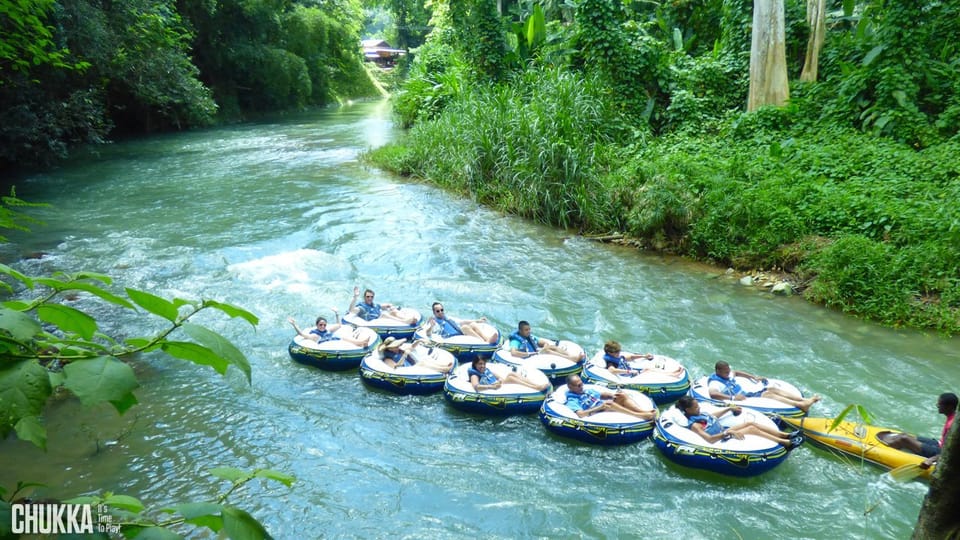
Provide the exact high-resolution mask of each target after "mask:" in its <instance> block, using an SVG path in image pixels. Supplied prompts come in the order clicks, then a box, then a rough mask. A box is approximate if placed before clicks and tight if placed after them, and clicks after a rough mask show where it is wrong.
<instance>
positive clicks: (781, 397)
mask: <svg viewBox="0 0 960 540" xmlns="http://www.w3.org/2000/svg"><path fill="white" fill-rule="evenodd" d="M761 397H765V398H770V399H775V400H777V401H779V402H781V403H786V404H787V405H793V406H794V407H796V408H798V409H800V410H801V411H803V412H807V411H809V410H810V406H811V405H813V404H814V403H816V402H818V401H820V396H819V395H814V396H813V397H811V398H806V399H804V398H800V399H797V398H794V397H792V396H790V395H789V394H787V393H785V392H784V391H783V390H780V389H779V388H767V389H766V391H764V392H763V394H762V396H761Z"/></svg>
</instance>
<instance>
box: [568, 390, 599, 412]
mask: <svg viewBox="0 0 960 540" xmlns="http://www.w3.org/2000/svg"><path fill="white" fill-rule="evenodd" d="M601 403H603V399H601V398H600V392H597V391H596V390H593V389H592V388H591V389H587V390H584V391H583V393H582V394H575V393H573V392H567V407H570V409H571V410H573V412H577V411H585V410H587V409H592V408H594V407H596V406H597V405H600V404H601Z"/></svg>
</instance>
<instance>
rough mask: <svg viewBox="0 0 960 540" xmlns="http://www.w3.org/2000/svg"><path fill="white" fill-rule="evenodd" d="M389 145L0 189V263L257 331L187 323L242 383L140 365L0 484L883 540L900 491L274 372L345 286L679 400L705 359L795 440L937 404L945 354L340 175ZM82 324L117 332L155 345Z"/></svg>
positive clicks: (235, 147) (390, 513)
mask: <svg viewBox="0 0 960 540" xmlns="http://www.w3.org/2000/svg"><path fill="white" fill-rule="evenodd" d="M398 134H399V133H398V131H397V130H396V129H395V128H394V127H393V126H392V124H391V121H390V115H389V109H388V106H387V105H386V104H385V103H383V102H375V103H358V104H350V105H346V106H343V107H340V108H336V109H329V110H324V111H319V112H313V113H305V114H299V115H293V116H285V117H280V118H275V119H268V120H262V121H259V122H255V123H249V124H243V125H236V126H227V127H221V128H216V129H210V130H204V131H196V132H189V133H179V134H171V135H162V136H156V137H150V138H146V139H140V140H135V141H126V142H121V143H116V144H111V145H107V146H103V147H100V148H97V149H95V151H94V150H90V151H87V152H85V153H78V154H77V155H76V156H74V157H73V158H72V159H71V160H70V161H69V162H67V163H65V164H64V165H62V166H61V167H59V168H57V169H56V170H53V171H51V172H48V173H44V174H37V175H32V176H30V177H27V178H22V179H19V180H18V182H17V194H18V195H19V196H21V197H22V198H24V199H27V200H30V201H35V202H45V203H49V204H51V205H52V207H50V208H46V209H36V210H30V214H31V215H34V216H36V217H38V218H40V219H41V220H43V221H44V222H45V224H44V225H42V226H34V227H33V229H34V232H32V233H30V234H20V233H16V234H10V235H8V236H9V237H10V239H11V240H12V243H11V244H8V245H6V246H3V247H2V253H0V254H2V256H3V260H4V262H7V263H8V264H14V265H15V266H16V268H18V269H19V270H21V271H23V272H26V273H28V274H33V275H36V274H41V273H49V272H54V271H57V270H63V271H76V270H81V269H83V270H89V271H97V272H103V273H106V274H109V275H111V276H113V277H114V278H115V280H116V284H117V285H120V286H129V287H134V288H139V289H143V290H148V291H152V292H154V293H156V294H159V295H163V296H168V297H171V296H178V297H182V298H193V299H197V298H201V297H202V298H212V299H217V300H221V301H225V302H231V303H235V304H237V305H240V306H242V307H244V308H246V309H248V310H250V311H252V312H254V313H255V314H257V316H259V318H260V324H259V326H258V327H257V328H256V329H255V330H254V329H253V328H252V327H250V326H249V325H247V324H246V323H243V322H240V321H239V320H226V318H225V317H218V316H210V317H205V318H204V319H203V322H204V323H205V324H207V325H209V326H210V327H211V328H213V329H215V330H217V331H219V332H221V333H222V334H223V335H225V336H227V337H228V338H230V339H231V340H233V341H234V342H235V343H236V344H237V345H238V346H239V347H240V348H241V349H242V350H243V351H244V352H245V353H246V355H247V356H248V358H249V360H250V363H251V365H252V370H253V382H252V384H250V385H248V384H247V383H246V380H245V378H244V377H243V376H241V375H240V374H239V373H236V372H228V374H227V376H226V377H221V376H219V375H217V374H216V373H214V372H213V371H212V370H210V369H208V368H201V367H197V366H194V365H192V364H187V363H184V362H181V361H177V360H172V359H168V358H163V357H159V356H154V357H147V358H146V359H143V360H141V361H138V362H137V364H136V370H137V372H138V376H139V377H140V380H141V384H142V386H141V388H140V389H138V390H137V391H136V394H137V397H138V399H139V401H140V404H139V405H137V406H136V407H134V408H133V409H131V410H130V411H129V412H128V413H127V414H126V415H124V416H122V417H121V416H118V415H117V414H116V413H115V412H113V410H112V409H111V408H109V407H97V408H94V409H83V408H81V407H79V405H77V404H76V403H75V402H74V401H72V400H69V399H68V400H63V401H59V402H56V403H54V404H52V405H51V406H50V407H49V409H48V411H47V416H46V418H47V424H48V429H49V431H50V440H49V450H48V451H47V452H45V453H44V452H41V451H38V450H36V449H35V448H33V447H32V446H30V445H28V444H26V443H22V442H19V441H16V440H13V439H8V440H6V441H3V442H2V443H0V463H2V464H3V466H2V467H0V469H2V470H0V485H3V486H5V487H7V489H8V490H9V489H10V488H12V487H13V485H14V484H15V483H16V480H18V479H21V480H25V481H33V482H41V483H43V484H46V486H47V487H46V488H43V489H42V490H41V493H43V494H46V495H49V496H52V497H70V496H76V495H78V494H83V493H88V492H91V491H95V490H109V491H113V492H116V493H126V494H130V495H135V496H137V497H139V498H141V499H142V500H143V501H144V502H146V503H147V504H148V505H150V506H153V507H158V508H159V507H163V506H166V505H170V504H173V503H176V502H183V501H189V500H210V499H213V498H215V497H216V495H217V494H219V493H221V492H223V491H224V490H225V489H226V488H227V485H226V484H225V483H224V482H222V481H217V480H215V479H213V478H212V477H211V476H210V475H209V474H208V473H207V472H206V471H208V470H209V469H211V468H214V467H219V466H226V467H240V468H248V469H252V468H272V469H277V470H280V471H283V472H285V473H289V474H292V475H294V476H296V478H297V480H296V482H295V483H294V485H293V487H292V488H287V487H285V486H283V485H281V484H277V483H269V484H267V483H260V482H254V483H253V484H250V485H248V486H247V487H246V488H244V489H242V490H240V491H238V492H237V493H235V494H234V495H232V496H231V499H230V500H231V501H232V502H233V503H234V504H236V505H237V506H239V507H241V508H244V509H247V510H248V511H250V512H251V513H252V514H253V515H255V516H256V517H258V518H259V519H260V520H261V521H262V522H263V523H264V525H265V526H266V527H267V529H268V530H269V531H270V532H271V533H272V534H273V535H274V537H276V538H281V539H288V538H290V539H297V538H395V537H401V538H481V537H482V538H517V537H559V538H577V537H582V538H613V537H650V538H681V537H682V538H686V539H689V540H693V539H700V538H703V539H740V538H827V537H830V538H835V537H844V538H907V537H909V535H910V533H911V531H912V529H913V525H914V523H915V521H916V517H917V512H918V510H919V507H920V503H921V500H922V498H923V496H924V494H925V493H926V486H925V484H922V483H919V482H913V483H906V484H898V483H895V482H893V481H892V480H891V479H890V478H889V477H888V476H887V475H884V474H882V473H881V471H880V470H878V469H875V468H872V467H869V466H866V467H862V466H861V465H860V464H858V463H850V462H845V461H843V460H841V459H838V458H836V457H834V456H832V455H831V454H829V453H827V452H825V451H822V450H820V449H817V448H814V447H812V446H811V445H809V444H807V445H804V446H803V447H801V448H800V449H798V450H796V451H794V452H793V453H792V454H791V456H790V458H789V459H788V460H787V461H786V462H785V463H784V464H783V465H781V466H780V467H778V468H777V469H774V470H773V471H771V472H770V473H768V474H765V475H763V476H761V477H758V478H752V479H733V478H725V477H720V476H717V475H713V474H709V473H705V472H699V471H695V470H689V469H683V468H680V467H677V466H675V465H673V464H672V463H670V462H669V461H667V460H666V459H665V458H663V457H662V456H661V455H660V454H659V453H658V452H657V450H656V449H655V448H654V446H653V445H652V443H651V442H650V441H649V440H647V441H643V442H642V443H639V444H635V445H631V446H625V447H616V448H600V447H593V446H587V445H582V444H577V443H572V442H568V441H566V440H561V439H558V438H556V437H554V436H552V435H550V434H548V432H547V431H546V430H545V429H544V428H543V426H542V425H541V424H540V422H539V421H538V419H537V418H536V416H523V417H510V418H480V417H474V416H471V415H467V414H463V413H460V412H458V411H455V410H453V409H451V408H450V407H449V406H448V405H447V404H446V403H445V402H444V400H443V398H442V395H432V396H415V397H409V396H396V395H392V394H387V393H382V392H378V391H372V390H369V389H367V388H366V387H364V386H363V385H362V384H361V382H360V380H359V377H358V376H357V374H356V373H355V372H347V373H327V372H321V371H317V370H314V369H312V368H308V367H304V366H301V365H299V364H296V363H294V362H292V361H291V360H290V358H289V356H288V354H287V350H286V346H287V344H288V342H289V340H290V338H291V337H292V330H291V328H290V327H289V325H288V324H287V322H286V319H287V317H288V316H293V317H295V318H296V319H297V320H298V321H300V324H301V326H309V325H310V323H311V321H312V320H313V318H315V317H316V316H317V314H323V315H330V311H329V308H330V307H337V308H338V309H340V310H341V311H342V310H343V308H345V307H346V304H347V303H348V302H349V297H350V293H351V291H352V289H353V287H354V286H355V285H359V286H360V287H361V288H364V287H371V288H373V289H374V290H375V291H376V292H377V299H378V301H382V302H394V303H400V304H402V305H404V306H414V307H417V308H419V309H420V310H421V311H422V312H424V313H426V312H427V310H428V308H429V305H430V303H431V302H433V301H435V300H439V301H442V302H444V304H445V305H446V307H447V310H448V311H449V312H450V313H451V314H453V315H455V316H462V317H468V318H473V317H477V316H480V315H486V316H487V317H488V318H489V319H490V320H491V321H492V322H493V323H494V324H496V325H497V326H498V327H499V328H500V329H501V330H505V331H509V330H511V329H512V328H513V327H515V325H516V322H517V321H518V320H520V319H526V320H529V321H531V322H532V324H533V327H534V332H535V333H537V334H540V335H544V336H549V337H556V338H566V339H572V340H573V341H576V342H578V343H580V344H582V345H583V346H584V347H585V348H586V349H587V350H588V351H590V352H591V353H592V352H594V351H596V350H598V349H599V347H600V345H601V344H602V342H603V341H604V340H606V339H618V340H619V341H621V342H622V343H623V344H624V348H625V350H634V351H652V352H657V353H661V354H666V355H669V356H673V357H675V358H677V359H678V360H680V361H681V362H682V363H684V364H685V365H686V366H687V368H688V369H689V370H690V372H691V375H692V376H699V375H704V374H707V373H709V372H710V371H711V370H712V366H713V364H714V362H715V361H716V360H718V359H727V360H729V361H730V363H731V364H732V365H733V367H734V368H735V369H736V368H739V369H743V370H747V371H751V372H754V373H760V374H765V375H769V376H776V377H779V378H782V379H786V380H788V381H791V382H793V383H794V384H796V385H797V386H798V387H800V388H801V389H802V390H804V391H805V392H806V393H819V394H820V395H821V396H823V401H822V402H821V403H819V404H817V405H816V406H815V407H814V409H813V411H812V412H813V415H815V416H832V415H835V414H837V413H838V412H839V411H841V410H842V409H843V408H844V407H845V406H846V405H847V404H849V403H857V404H861V405H863V406H865V407H866V408H867V409H868V410H870V411H871V412H872V413H873V414H874V416H875V417H876V418H877V420H878V423H881V424H884V425H890V426H899V427H902V428H904V429H909V430H913V431H916V432H919V433H922V434H926V435H931V436H932V435H938V434H939V430H940V428H941V426H942V421H943V418H942V417H939V416H938V415H937V412H936V406H935V404H936V398H937V395H938V394H939V393H941V392H944V391H948V390H952V391H957V388H956V386H953V385H955V384H956V381H958V380H960V346H958V345H960V341H958V340H957V339H944V338H942V337H939V336H936V335H925V334H921V333H918V332H912V331H904V330H894V329H888V328H881V327H878V326H876V325H873V324H871V323H868V322H863V321H859V320H857V319H854V318H850V317H846V316H843V315H841V314H838V313H835V312H832V311H829V310H825V309H823V308H820V307H817V306H813V305H810V304H808V303H806V302H804V301H802V300H800V299H796V298H780V297H773V296H771V295H770V294H768V293H765V292H763V291H760V290H757V289H755V288H749V287H743V286H741V285H739V284H738V283H737V282H736V281H735V280H733V279H729V278H725V277H723V276H722V270H717V269H711V268H707V267H702V266H699V265H694V264H688V263H684V262H682V261H679V260H676V259H671V258H665V257H660V256H656V255H651V254H644V253H641V252H638V251H636V250H634V249H628V248H624V247H618V246H610V245H603V244H598V243H594V242H591V241H587V240H584V239H582V238H579V237H577V236H575V235H571V234H570V233H569V232H566V231H561V230H555V229H552V228H549V227H544V226H541V225H537V224H533V223H529V222H527V221H524V220H521V219H518V218H515V217H511V216H505V215H501V214H499V213H497V212H494V211H491V210H489V209H485V208H482V207H480V206H478V205H477V204H476V203H474V202H472V201H470V200H466V199H462V198H458V197H457V196H455V195H451V194H449V193H446V192H443V191H441V190H438V189H436V188H434V187H432V186H429V185H425V184H421V183H415V182H410V181H407V180H405V179H402V178H397V177H394V176H391V175H389V174H386V173H384V172H382V171H379V170H376V169H373V168H370V167H367V166H365V165H363V164H362V163H360V162H359V161H358V154H359V153H360V152H362V151H363V150H365V149H366V148H369V147H371V146H377V145H380V144H383V143H384V142H385V141H388V140H391V139H392V138H394V137H396V136H398ZM36 252H42V253H44V254H45V255H44V256H43V257H42V258H25V259H23V260H19V261H18V262H13V263H11V262H10V261H11V260H17V259H20V257H24V256H26V255H27V254H30V253H36ZM81 304H82V305H83V306H85V307H86V308H89V309H91V310H92V311H93V313H95V314H96V315H97V316H98V317H100V318H101V320H102V322H103V327H104V329H105V330H106V331H107V332H110V333H114V334H116V335H121V336H128V335H138V334H139V335H143V334H145V333H148V332H151V331H153V330H155V329H156V328H157V324H156V323H155V322H154V321H150V320H144V318H142V317H135V316H132V315H131V314H127V313H117V312H116V311H115V310H112V309H108V308H103V307H99V306H98V305H96V304H95V303H93V302H90V301H87V300H82V301H81Z"/></svg>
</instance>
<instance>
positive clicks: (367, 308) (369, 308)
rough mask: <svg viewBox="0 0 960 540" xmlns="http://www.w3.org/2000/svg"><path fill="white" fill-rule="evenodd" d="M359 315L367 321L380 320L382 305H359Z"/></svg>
mask: <svg viewBox="0 0 960 540" xmlns="http://www.w3.org/2000/svg"><path fill="white" fill-rule="evenodd" d="M357 315H359V316H360V318H361V319H363V320H365V321H372V320H374V319H378V318H380V304H367V303H361V304H357Z"/></svg>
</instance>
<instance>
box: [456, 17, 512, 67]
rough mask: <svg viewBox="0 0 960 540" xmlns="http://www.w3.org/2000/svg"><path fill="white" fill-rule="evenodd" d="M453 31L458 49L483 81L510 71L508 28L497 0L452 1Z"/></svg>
mask: <svg viewBox="0 0 960 540" xmlns="http://www.w3.org/2000/svg"><path fill="white" fill-rule="evenodd" d="M449 20H450V23H451V31H452V34H453V36H455V37H454V39H455V41H454V46H455V48H456V49H457V52H458V53H459V54H460V56H461V57H462V58H463V59H464V61H465V62H466V63H467V64H468V65H469V66H470V68H471V69H472V70H473V71H474V72H475V73H476V77H477V78H478V79H480V80H493V81H496V80H499V79H500V78H501V77H502V76H503V75H504V74H505V72H506V70H505V64H504V62H505V56H506V42H505V32H504V30H505V28H504V26H503V23H502V22H501V20H500V16H499V14H498V13H497V6H496V3H495V2H490V1H489V0H455V1H454V0H451V1H450V19H449Z"/></svg>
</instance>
